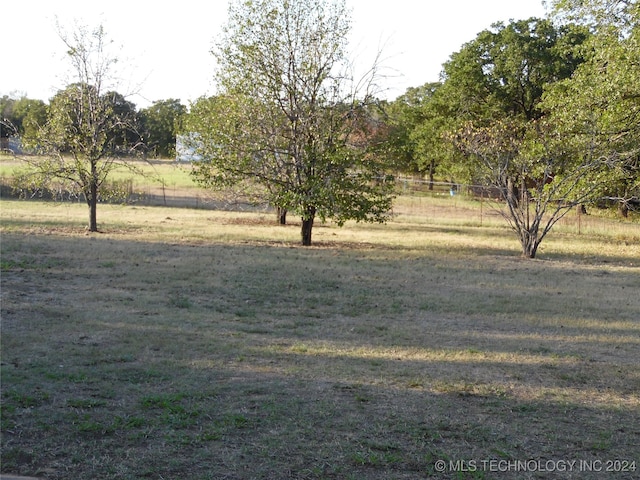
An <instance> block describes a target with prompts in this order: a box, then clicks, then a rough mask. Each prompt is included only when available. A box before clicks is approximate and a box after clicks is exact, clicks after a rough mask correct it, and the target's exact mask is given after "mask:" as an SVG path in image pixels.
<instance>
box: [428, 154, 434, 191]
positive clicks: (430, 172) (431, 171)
mask: <svg viewBox="0 0 640 480" xmlns="http://www.w3.org/2000/svg"><path fill="white" fill-rule="evenodd" d="M435 173H436V162H435V160H433V159H432V160H431V163H430V164H429V190H433V183H434V178H433V177H434V175H435Z"/></svg>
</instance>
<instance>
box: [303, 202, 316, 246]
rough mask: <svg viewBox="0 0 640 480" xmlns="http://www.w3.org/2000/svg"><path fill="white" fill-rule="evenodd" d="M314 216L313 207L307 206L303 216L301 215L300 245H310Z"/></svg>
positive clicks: (314, 209) (314, 210)
mask: <svg viewBox="0 0 640 480" xmlns="http://www.w3.org/2000/svg"><path fill="white" fill-rule="evenodd" d="M315 216H316V208H315V207H307V209H306V212H305V216H304V217H302V245H303V246H305V247H308V246H310V245H311V230H313V219H314V218H315Z"/></svg>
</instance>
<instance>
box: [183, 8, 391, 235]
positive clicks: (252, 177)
mask: <svg viewBox="0 0 640 480" xmlns="http://www.w3.org/2000/svg"><path fill="white" fill-rule="evenodd" d="M349 28H350V21H349V16H348V14H347V12H346V8H345V6H344V2H342V1H335V2H329V1H324V0H305V1H300V2H288V1H285V0H262V1H257V2H243V1H238V2H235V3H232V4H231V7H230V10H229V23H228V25H227V26H226V28H225V31H224V32H225V33H224V36H223V39H222V40H221V42H220V44H219V45H218V47H217V49H216V50H215V51H214V54H215V56H216V59H217V61H218V64H219V66H220V69H219V73H218V77H217V80H218V84H219V85H220V87H221V92H220V94H219V95H218V96H216V97H214V98H210V99H201V100H200V101H199V102H196V104H195V105H194V106H193V108H192V111H191V114H190V115H189V118H188V120H187V128H186V130H187V131H189V132H192V135H191V137H190V138H191V140H192V142H193V147H194V148H195V149H196V150H197V152H198V153H199V154H200V155H202V157H203V161H202V162H200V163H199V164H197V165H196V167H195V168H194V170H193V172H194V176H195V178H196V179H197V180H198V181H199V182H200V183H201V184H204V185H207V186H212V187H217V186H227V185H237V184H238V183H241V182H246V181H252V182H255V183H256V184H257V185H259V186H260V188H261V189H262V190H263V191H264V196H265V197H266V199H267V200H268V201H269V202H270V203H271V204H272V205H274V206H276V207H278V209H279V210H283V211H293V212H295V213H296V214H298V215H300V216H301V217H302V219H303V232H302V237H303V244H305V245H308V244H310V243H311V229H312V227H313V220H314V218H315V217H316V216H319V217H320V218H322V219H325V218H333V219H335V220H337V222H338V223H344V222H345V221H346V220H348V219H355V220H365V221H383V220H384V219H385V218H386V215H387V213H388V211H389V210H390V206H391V190H392V184H391V182H388V181H386V177H385V174H384V163H383V162H381V161H380V160H379V158H378V157H377V156H376V155H372V154H370V153H371V151H370V147H371V144H372V139H373V137H374V136H375V135H376V133H377V131H378V128H379V124H378V122H377V121H376V119H375V118H372V116H371V114H370V113H371V109H370V108H369V103H370V101H371V100H372V98H371V95H370V94H369V92H368V91H365V92H360V96H358V95H357V93H358V92H354V90H356V89H354V88H352V86H351V85H347V83H346V80H345V79H346V78H347V76H346V73H345V72H346V68H347V64H346V62H345V46H346V36H347V34H348V32H349ZM370 85H371V84H369V85H368V86H370Z"/></svg>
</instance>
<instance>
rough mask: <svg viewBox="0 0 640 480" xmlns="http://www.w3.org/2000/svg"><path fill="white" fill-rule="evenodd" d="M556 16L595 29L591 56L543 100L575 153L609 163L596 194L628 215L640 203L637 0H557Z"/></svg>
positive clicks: (639, 17) (595, 180)
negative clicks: (611, 202)
mask: <svg viewBox="0 0 640 480" xmlns="http://www.w3.org/2000/svg"><path fill="white" fill-rule="evenodd" d="M554 5H555V8H556V15H557V17H558V19H559V20H561V19H562V18H571V19H572V20H574V21H580V22H581V23H584V24H587V25H589V26H590V28H591V29H592V30H593V31H594V35H593V36H592V37H591V38H590V41H589V43H588V47H589V48H588V52H589V56H588V59H587V61H586V62H585V63H583V64H582V65H580V66H579V67H578V69H577V70H576V72H575V74H574V75H573V76H572V77H571V78H569V79H566V80H564V81H562V82H558V83H557V84H555V85H553V86H552V88H550V89H549V91H548V92H547V94H546V96H545V100H544V106H545V108H547V109H548V110H549V112H550V113H551V116H552V117H553V118H554V121H555V122H556V125H557V129H558V131H559V132H562V133H563V135H564V139H565V142H566V143H567V144H568V145H571V146H572V148H573V154H574V156H576V157H582V158H586V157H597V158H600V159H602V160H603V161H606V162H607V163H608V164H609V165H610V167H611V168H610V169H609V170H608V172H607V173H606V175H604V174H602V173H600V174H599V176H598V177H597V178H587V179H586V181H588V182H591V183H597V185H598V188H597V193H598V195H597V197H596V198H597V200H602V199H608V200H611V201H614V202H616V203H617V204H618V208H619V211H620V213H621V214H622V215H623V216H627V214H628V212H629V210H630V209H634V208H638V206H640V26H639V25H640V4H638V3H637V2H635V1H622V0H616V1H614V0H610V1H607V2H595V1H591V0H589V1H582V2H575V1H569V0H564V1H556V2H554Z"/></svg>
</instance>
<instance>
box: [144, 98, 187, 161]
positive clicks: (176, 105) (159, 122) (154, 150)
mask: <svg viewBox="0 0 640 480" xmlns="http://www.w3.org/2000/svg"><path fill="white" fill-rule="evenodd" d="M186 113H187V107H185V106H184V105H182V104H181V103H180V100H177V99H173V98H170V99H168V100H158V101H156V102H153V104H152V105H151V106H150V107H147V108H145V109H143V110H142V111H141V112H140V121H141V123H142V131H143V136H144V141H145V145H146V147H147V148H148V150H149V152H150V153H151V155H152V156H154V157H165V158H169V157H174V156H175V154H176V135H177V134H178V133H179V132H180V131H181V130H182V124H183V121H184V117H185V115H186Z"/></svg>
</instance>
